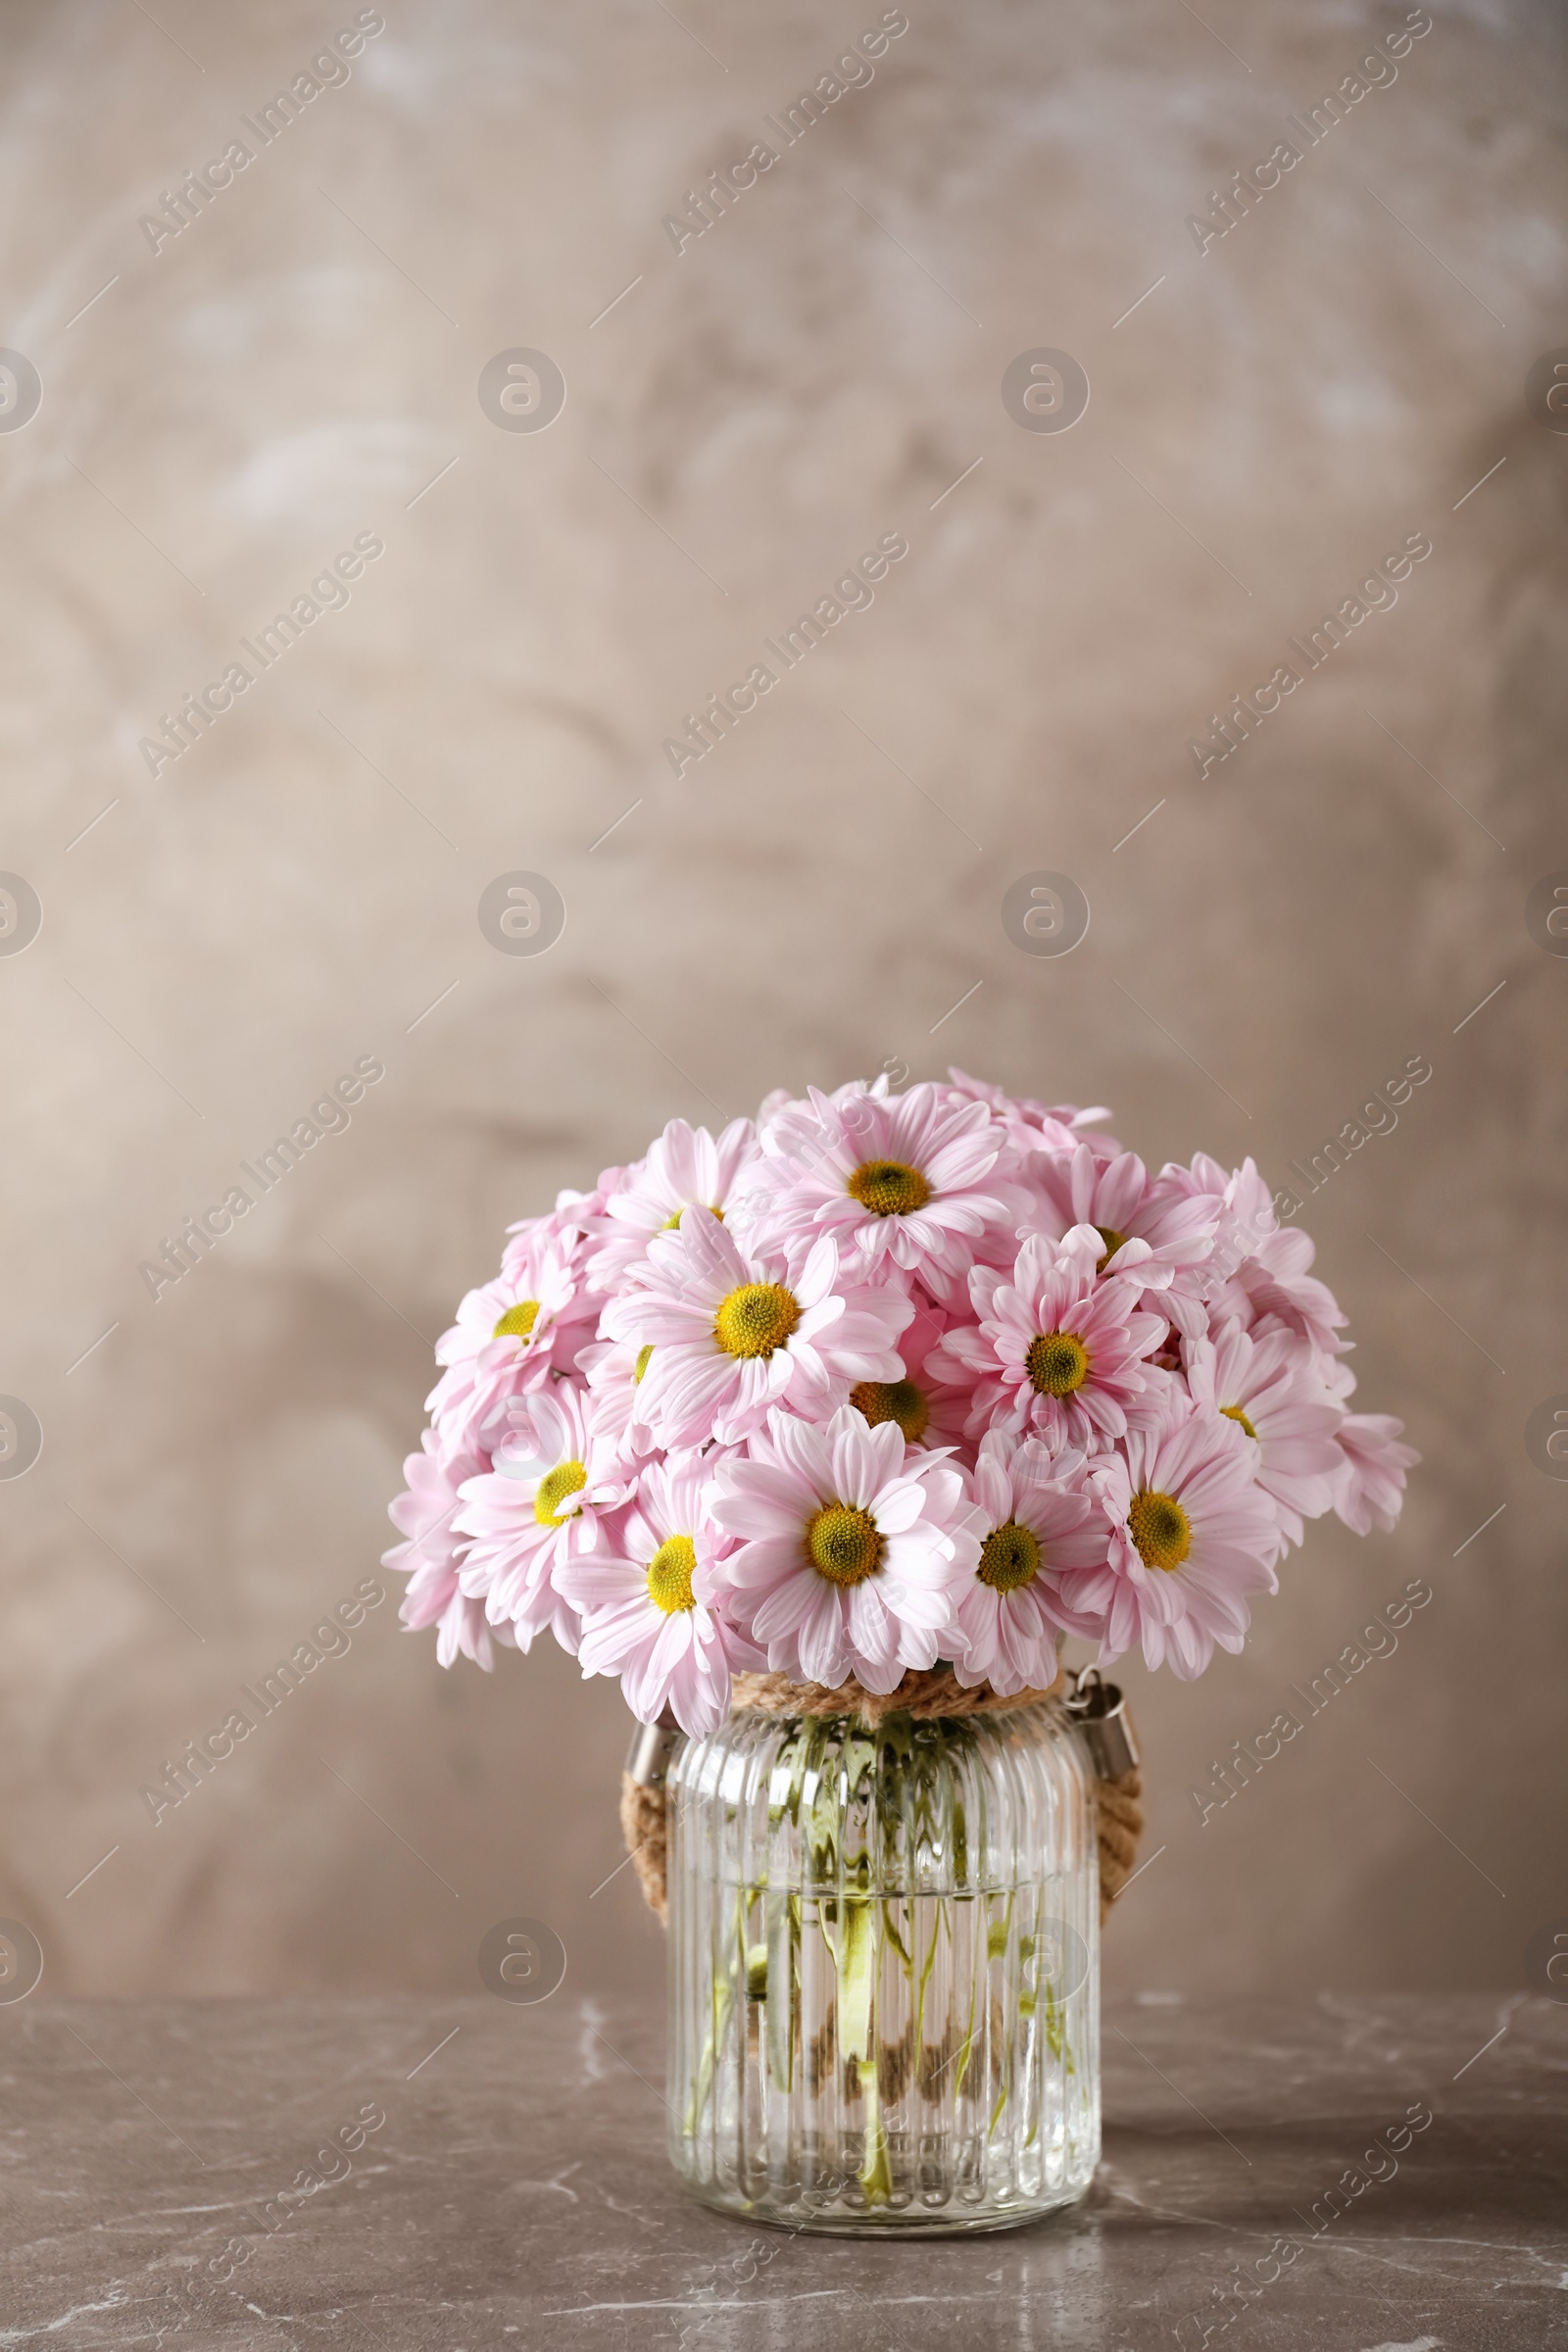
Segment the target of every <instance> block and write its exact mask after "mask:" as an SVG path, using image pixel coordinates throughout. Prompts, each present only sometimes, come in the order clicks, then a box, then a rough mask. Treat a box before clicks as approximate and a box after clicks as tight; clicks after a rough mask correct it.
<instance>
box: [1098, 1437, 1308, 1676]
mask: <svg viewBox="0 0 1568 2352" xmlns="http://www.w3.org/2000/svg"><path fill="white" fill-rule="evenodd" d="M1256 1458H1257V1456H1256V1448H1255V1447H1254V1446H1250V1445H1249V1443H1248V1441H1247V1439H1246V1437H1245V1436H1244V1434H1243V1432H1242V1431H1241V1430H1240V1429H1238V1427H1237V1426H1236V1423H1235V1422H1234V1421H1227V1420H1226V1419H1224V1418H1223V1417H1222V1416H1221V1415H1220V1414H1218V1413H1205V1412H1201V1411H1199V1410H1198V1408H1197V1407H1196V1406H1194V1405H1192V1404H1191V1403H1190V1402H1180V1401H1178V1402H1175V1403H1173V1405H1172V1409H1171V1411H1170V1414H1169V1416H1168V1417H1167V1418H1166V1419H1165V1420H1164V1421H1163V1422H1162V1423H1161V1424H1160V1425H1158V1426H1157V1427H1155V1428H1152V1429H1133V1430H1129V1431H1128V1433H1127V1438H1126V1441H1125V1451H1124V1452H1119V1453H1112V1454H1103V1455H1101V1456H1100V1457H1099V1458H1098V1459H1097V1460H1096V1461H1094V1462H1093V1463H1092V1464H1091V1465H1090V1468H1089V1472H1088V1483H1089V1485H1090V1487H1091V1488H1092V1489H1093V1490H1094V1492H1095V1493H1096V1494H1098V1495H1099V1497H1100V1501H1101V1504H1102V1507H1103V1510H1104V1512H1105V1515H1106V1517H1107V1519H1108V1520H1109V1522H1110V1547H1109V1556H1108V1558H1107V1560H1106V1562H1105V1565H1104V1566H1103V1568H1096V1569H1090V1570H1088V1571H1086V1572H1084V1573H1082V1574H1079V1575H1075V1576H1068V1577H1066V1578H1065V1580H1064V1582H1065V1586H1066V1591H1067V1594H1068V1597H1069V1598H1070V1600H1071V1601H1072V1603H1073V1605H1074V1606H1075V1607H1078V1608H1082V1609H1086V1610H1090V1611H1095V1612H1098V1613H1099V1614H1100V1615H1101V1616H1102V1617H1103V1621H1104V1629H1105V1630H1104V1637H1103V1650H1102V1656H1103V1660H1104V1661H1105V1663H1107V1664H1108V1663H1109V1662H1110V1661H1111V1660H1112V1659H1114V1658H1119V1657H1120V1656H1121V1655H1122V1654H1123V1652H1124V1651H1126V1650H1129V1649H1131V1647H1132V1646H1133V1643H1134V1642H1138V1641H1142V1643H1143V1651H1144V1659H1145V1663H1146V1664H1148V1665H1149V1666H1158V1665H1161V1664H1166V1665H1168V1666H1169V1667H1170V1670H1171V1672H1172V1673H1173V1674H1174V1675H1176V1676H1177V1677H1178V1679H1179V1680H1180V1681H1182V1682H1190V1681H1191V1680H1192V1679H1193V1677H1194V1676H1195V1675H1199V1674H1201V1673H1202V1671H1203V1668H1204V1667H1205V1666H1206V1665H1207V1664H1208V1661H1209V1659H1210V1658H1211V1657H1212V1655H1213V1653H1214V1648H1215V1645H1216V1643H1217V1644H1218V1646H1219V1647H1220V1648H1221V1649H1229V1650H1239V1649H1240V1648H1241V1646H1242V1643H1243V1642H1244V1641H1245V1640H1246V1638H1247V1628H1248V1623H1249V1619H1248V1610H1247V1597H1246V1596H1247V1594H1248V1593H1275V1592H1278V1590H1279V1582H1278V1579H1277V1578H1276V1576H1275V1574H1274V1568H1273V1562H1274V1559H1275V1556H1276V1554H1277V1552H1278V1550H1279V1544H1280V1535H1279V1529H1278V1527H1277V1526H1276V1524H1275V1518H1274V1508H1273V1505H1272V1503H1271V1502H1270V1500H1269V1498H1268V1496H1267V1495H1265V1494H1263V1492H1262V1491H1261V1489H1260V1488H1259V1487H1258V1486H1257V1485H1256V1483H1255V1481H1254V1478H1253V1469H1254V1466H1255V1463H1256Z"/></svg>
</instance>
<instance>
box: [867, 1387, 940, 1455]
mask: <svg viewBox="0 0 1568 2352" xmlns="http://www.w3.org/2000/svg"><path fill="white" fill-rule="evenodd" d="M850 1402H851V1403H852V1404H853V1405H854V1407H855V1409H856V1411H857V1412H858V1413H862V1414H863V1415H864V1417H865V1419H866V1420H867V1421H868V1422H869V1423H870V1425H871V1427H872V1428H873V1429H875V1428H877V1427H878V1425H879V1424H880V1423H881V1422H883V1421H896V1422H897V1423H898V1425H899V1427H900V1429H902V1430H903V1432H904V1439H905V1443H906V1445H908V1446H918V1444H919V1443H920V1440H921V1439H922V1438H923V1437H924V1436H925V1430H926V1423H927V1422H928V1421H929V1420H930V1418H931V1407H930V1405H929V1403H928V1402H927V1401H926V1395H925V1391H924V1390H923V1389H920V1388H917V1387H916V1386H915V1384H914V1382H913V1381H912V1380H861V1381H857V1383H856V1385H855V1387H854V1388H853V1389H852V1390H851V1391H850Z"/></svg>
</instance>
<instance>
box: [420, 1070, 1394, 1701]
mask: <svg viewBox="0 0 1568 2352" xmlns="http://www.w3.org/2000/svg"><path fill="white" fill-rule="evenodd" d="M1108 1115H1109V1114H1108V1112H1106V1111H1104V1110H1103V1109H1094V1110H1079V1109H1076V1108H1074V1107H1072V1106H1071V1105H1069V1104H1060V1103H1058V1104H1054V1105H1050V1106H1048V1105H1046V1104H1044V1103H1035V1102H1030V1101H1025V1100H1017V1099H1014V1098H1013V1097H1011V1096H1008V1095H1005V1094H1004V1093H1003V1092H1002V1090H1001V1089H1000V1088H999V1087H994V1086H988V1085H985V1084H983V1083H981V1082H980V1081H978V1080H976V1079H973V1078H970V1077H968V1076H967V1075H966V1074H965V1073H964V1072H962V1071H961V1070H954V1071H952V1072H951V1073H950V1080H949V1083H947V1084H932V1083H920V1084H917V1085H913V1086H910V1087H909V1088H908V1089H907V1091H906V1092H904V1093H902V1094H895V1093H893V1092H891V1091H890V1089H889V1085H888V1081H887V1079H886V1078H885V1077H883V1078H879V1079H878V1080H876V1081H875V1082H874V1083H872V1084H869V1085H867V1084H863V1083H859V1082H857V1083H854V1084H851V1085H847V1086H843V1087H840V1088H839V1089H838V1091H837V1092H836V1093H834V1094H831V1095H827V1094H821V1093H819V1092H817V1091H816V1089H814V1088H813V1089H812V1090H811V1091H810V1093H809V1097H808V1098H807V1099H806V1100H804V1101H797V1100H792V1099H791V1098H790V1097H788V1096H787V1095H784V1094H776V1095H772V1096H770V1097H769V1098H768V1100H767V1101H766V1102H765V1103H763V1104H762V1107H761V1110H760V1113H759V1115H758V1118H757V1120H756V1121H755V1122H754V1121H752V1120H750V1119H736V1120H734V1121H733V1122H732V1123H731V1124H730V1125H729V1126H727V1127H726V1128H725V1129H724V1131H723V1133H722V1134H721V1135H719V1136H717V1137H714V1136H712V1135H711V1134H709V1133H708V1132H707V1130H706V1129H703V1128H697V1129H693V1128H691V1127H689V1126H688V1125H687V1124H686V1122H685V1121H684V1120H681V1119H675V1120H672V1121H671V1122H670V1124H669V1125H668V1126H667V1127H666V1128H665V1129H664V1132H663V1134H662V1136H660V1137H659V1138H658V1140H657V1141H656V1142H655V1143H654V1144H653V1145H652V1147H651V1148H650V1150H649V1152H648V1153H647V1156H646V1157H645V1158H644V1159H642V1160H639V1161H638V1162H637V1163H636V1164H635V1165H634V1166H632V1167H626V1168H620V1167H616V1168H607V1169H606V1170H605V1172H604V1174H603V1175H602V1176H601V1177H600V1179H599V1182H598V1185H597V1186H596V1187H595V1189H594V1191H592V1192H591V1193H573V1192H564V1193H563V1194H562V1195H561V1198H560V1200H559V1201H558V1202H557V1205H556V1207H555V1209H554V1210H553V1211H552V1212H551V1213H550V1214H549V1215H546V1216H539V1217H529V1218H525V1219H524V1220H523V1221H522V1222H521V1223H520V1224H518V1225H515V1226H514V1227H512V1228H511V1233H510V1238H509V1240H508V1242H507V1246H506V1249H505V1251H504V1253H503V1256H502V1263H501V1271H500V1273H499V1274H498V1275H497V1277H496V1279H495V1280H494V1281H493V1282H489V1283H486V1284H485V1285H484V1286H483V1287H482V1288H481V1289H479V1290H475V1291H470V1292H469V1293H468V1295H467V1297H466V1299H464V1300H463V1303H462V1305H461V1306H460V1307H459V1309H458V1319H457V1322H456V1324H455V1325H454V1327H453V1328H452V1330H451V1331H449V1332H448V1333H447V1334H446V1335H445V1337H444V1338H443V1339H442V1340H441V1342H440V1344H439V1346H438V1348H437V1350H436V1354H437V1360H438V1361H439V1362H440V1363H441V1364H442V1365H443V1366H444V1370H443V1371H442V1374H441V1377H440V1379H439V1380H438V1382H437V1384H436V1386H435V1389H434V1390H433V1392H432V1393H431V1396H430V1397H429V1400H428V1410H429V1414H430V1423H429V1427H428V1428H427V1429H426V1430H425V1432H424V1435H423V1438H422V1441H421V1450H420V1451H419V1452H418V1453H416V1454H413V1455H411V1456H410V1458H409V1460H408V1463H407V1465H406V1468H405V1476H406V1479H407V1481H408V1491H407V1492H406V1493H405V1494H404V1495H400V1496H399V1498H398V1500H397V1501H396V1502H395V1503H394V1504H393V1505H392V1518H393V1521H394V1524H395V1525H396V1526H397V1527H398V1529H399V1530H400V1531H401V1533H402V1534H403V1535H404V1537H405V1538H406V1539H407V1540H406V1541H405V1542H404V1543H402V1544H398V1545H397V1546H396V1547H395V1548H394V1549H393V1550H391V1551H389V1552H388V1553H387V1554H386V1555H385V1559H386V1565H387V1566H388V1567H389V1568H394V1569H397V1570H399V1571H401V1572H402V1573H404V1574H405V1575H407V1577H408V1579H409V1586H408V1592H407V1594H406V1596H405V1599H404V1602H403V1609H402V1615H403V1620H404V1623H405V1624H406V1625H408V1626H410V1627H411V1628H417V1627H422V1626H428V1625H434V1626H436V1627H437V1629H438V1654H439V1656H440V1659H441V1662H442V1663H443V1664H444V1665H450V1664H451V1663H452V1661H453V1659H454V1658H455V1657H457V1656H458V1655H459V1654H460V1652H461V1653H462V1654H463V1655H465V1656H466V1657H470V1658H473V1659H474V1660H476V1661H477V1663H478V1664H479V1665H480V1666H483V1667H486V1668H488V1667H489V1666H490V1665H491V1663H492V1655H493V1645H494V1644H495V1643H497V1642H500V1643H503V1644H505V1645H508V1646H514V1647H516V1648H518V1649H523V1650H526V1649H527V1648H528V1647H529V1646H530V1644H531V1643H532V1642H533V1640H534V1638H535V1636H536V1635H538V1634H540V1633H543V1632H545V1631H547V1630H548V1631H549V1632H551V1633H553V1634H554V1635H555V1637H556V1639H557V1640H558V1641H559V1642H562V1643H563V1644H564V1647H565V1648H566V1649H567V1650H568V1651H569V1652H571V1654H572V1655H573V1656H575V1657H576V1658H577V1659H578V1660H579V1661H580V1663H581V1666H582V1670H583V1673H584V1674H585V1675H592V1674H614V1675H618V1676H619V1677H620V1680H621V1685H622V1689H623V1691H624V1693H625V1696H626V1700H627V1703H628V1704H629V1706H630V1707H631V1709H632V1712H633V1713H634V1714H635V1715H637V1716H639V1717H640V1718H641V1719H642V1721H644V1722H645V1723H655V1722H657V1721H659V1720H660V1718H661V1717H662V1716H663V1717H665V1719H666V1720H667V1719H668V1716H669V1715H670V1714H672V1715H673V1717H674V1719H675V1721H676V1722H677V1723H678V1724H679V1725H680V1727H681V1728H682V1729H683V1730H684V1731H686V1732H688V1733H690V1734H691V1735H693V1736H694V1737H701V1736H702V1735H704V1734H706V1733H708V1732H710V1731H711V1730H712V1729H713V1728H714V1727H715V1726H716V1725H717V1724H718V1723H720V1722H721V1721H722V1720H723V1718H724V1717H725V1715H726V1714H727V1712H728V1709H729V1703H730V1681H731V1675H732V1673H733V1672H735V1671H738V1670H746V1671H752V1672H757V1671H769V1672H773V1673H782V1674H785V1675H788V1676H790V1677H792V1678H793V1679H794V1680H796V1681H798V1682H803V1683H808V1684H813V1685H816V1686H819V1687H821V1688H824V1689H826V1690H829V1691H831V1690H835V1689H838V1688H840V1687H841V1686H843V1685H844V1684H846V1683H847V1682H848V1681H849V1680H850V1679H851V1678H853V1679H854V1680H855V1681H857V1682H858V1684H859V1685H860V1686H861V1688H862V1689H863V1690H865V1691H875V1692H882V1693H887V1692H891V1691H895V1690H897V1688H898V1687H899V1685H900V1683H901V1681H902V1678H903V1676H904V1674H905V1672H906V1670H907V1669H910V1668H914V1669H927V1668H930V1667H932V1666H934V1665H936V1664H938V1663H939V1662H942V1663H946V1664H949V1665H951V1667H952V1669H953V1671H954V1673H955V1675H956V1678H957V1680H958V1682H959V1683H961V1684H963V1685H964V1686H966V1687H968V1688H976V1687H978V1686H981V1685H987V1686H989V1688H990V1689H991V1690H993V1691H996V1692H998V1693H999V1694H1002V1695H1006V1694H1008V1693H1011V1692H1016V1691H1024V1690H1029V1689H1044V1688H1046V1687H1047V1686H1049V1685H1050V1684H1051V1682H1052V1681H1053V1679H1054V1675H1055V1673H1056V1657H1057V1650H1058V1647H1059V1643H1060V1638H1061V1636H1062V1635H1063V1634H1069V1633H1070V1634H1076V1635H1080V1636H1083V1637H1087V1638H1088V1639H1089V1640H1091V1641H1097V1642H1099V1644H1100V1653H1099V1654H1100V1660H1101V1662H1102V1663H1103V1664H1108V1663H1109V1662H1110V1661H1112V1660H1114V1659H1115V1658H1117V1657H1119V1656H1121V1655H1122V1654H1123V1653H1124V1652H1126V1651H1128V1650H1130V1649H1131V1648H1132V1647H1133V1645H1134V1644H1135V1643H1137V1644H1139V1645H1140V1646H1141V1647H1142V1650H1143V1654H1144V1657H1145V1659H1146V1661H1147V1663H1148V1664H1149V1665H1150V1666H1158V1665H1160V1664H1168V1665H1169V1666H1170V1668H1171V1670H1172V1671H1173V1673H1175V1674H1176V1675H1178V1676H1180V1677H1182V1678H1183V1679H1188V1678H1191V1677H1192V1676H1195V1675H1197V1674H1200V1673H1201V1671H1202V1669H1203V1668H1204V1667H1205V1666H1206V1665H1207V1663H1208V1661H1209V1659H1210V1657H1211V1656H1212V1654H1213V1651H1214V1647H1215V1645H1216V1643H1217V1644H1218V1645H1219V1647H1221V1648H1222V1649H1228V1650H1239V1649H1240V1648H1241V1646H1242V1643H1243V1641H1244V1639H1245V1636H1246V1632H1247V1627H1248V1607H1249V1600H1250V1595H1251V1594H1252V1593H1272V1592H1275V1591H1277V1590H1278V1575H1277V1571H1278V1566H1279V1562H1280V1560H1281V1559H1282V1558H1283V1557H1284V1555H1285V1553H1286V1552H1287V1551H1288V1550H1289V1548H1290V1546H1291V1545H1292V1544H1299V1543H1300V1542H1301V1540H1302V1533H1303V1522H1304V1521H1305V1520H1306V1519H1309V1518H1316V1517H1318V1516H1320V1515H1321V1514H1322V1513H1324V1512H1325V1511H1329V1510H1333V1511H1337V1512H1338V1514H1339V1516H1340V1517H1341V1518H1342V1519H1343V1520H1344V1521H1345V1522H1346V1524H1347V1525H1348V1526H1349V1527H1350V1528H1352V1529H1354V1530H1355V1531H1356V1532H1357V1533H1358V1534H1363V1535H1364V1534H1366V1533H1367V1532H1368V1531H1369V1530H1370V1529H1371V1528H1372V1527H1373V1526H1378V1527H1382V1528H1389V1527H1392V1526H1393V1524H1394V1522H1395V1519H1396V1518H1397V1513H1398V1510H1399V1506H1400V1500H1401V1496H1402V1492H1403V1486H1404V1473H1405V1471H1406V1469H1407V1468H1408V1467H1409V1466H1410V1465H1411V1464H1413V1463H1414V1462H1415V1461H1416V1459H1417V1458H1418V1457H1417V1456H1416V1455H1415V1454H1414V1453H1413V1452H1412V1451H1411V1450H1410V1449H1409V1447H1408V1446H1403V1445H1401V1444H1400V1443H1399V1432H1400V1426H1401V1425H1400V1423H1399V1422H1397V1421H1396V1420H1392V1419H1390V1418H1389V1417H1388V1416H1387V1415H1384V1414H1375V1413H1371V1414H1369V1413H1356V1412H1352V1411H1351V1410H1350V1409H1349V1397H1350V1395H1351V1392H1352V1391H1353V1389H1354V1387H1355V1380H1354V1376H1353V1374H1352V1373H1351V1371H1350V1370H1349V1367H1348V1363H1347V1362H1346V1360H1345V1359H1346V1355H1347V1352H1348V1348H1349V1346H1350V1343H1349V1342H1348V1340H1346V1339H1345V1338H1343V1337H1342V1336H1341V1334H1342V1330H1343V1326H1344V1324H1345V1320H1346V1318H1345V1316H1344V1314H1343V1313H1342V1311H1341V1309H1340V1307H1339V1306H1338V1304H1337V1303H1336V1301H1335V1299H1334V1298H1333V1296H1332V1294H1331V1293H1330V1292H1329V1291H1328V1290H1327V1289H1326V1288H1325V1286H1324V1285H1323V1284H1322V1283H1321V1282H1319V1281H1317V1280H1315V1279H1314V1277H1313V1276H1312V1274H1311V1272H1310V1268H1311V1264H1312V1255H1313V1250H1312V1244H1311V1242H1310V1240H1309V1239H1308V1238H1307V1236H1306V1235H1305V1234H1303V1233H1301V1232H1299V1231H1297V1230H1295V1229H1294V1228H1289V1227H1284V1226H1282V1225H1281V1223H1280V1221H1279V1218H1278V1215H1277V1214H1276V1211H1275V1208H1274V1204H1273V1201H1272V1199H1271V1196H1270V1193H1269V1190H1268V1187H1267V1186H1266V1185H1265V1184H1264V1182H1263V1180H1262V1178H1261V1177H1260V1176H1259V1174H1258V1172H1257V1170H1256V1168H1255V1167H1254V1166H1253V1164H1252V1162H1251V1160H1250V1159H1249V1160H1248V1161H1246V1162H1245V1164H1244V1165H1243V1166H1242V1167H1241V1168H1238V1169H1226V1168H1223V1167H1221V1166H1220V1165H1219V1163H1218V1162H1217V1161H1216V1160H1213V1159H1210V1158H1209V1157H1208V1156H1207V1155H1206V1154H1204V1153H1199V1155H1198V1156H1197V1157H1196V1158H1195V1159H1194V1160H1193V1162H1192V1164H1191V1165H1190V1166H1187V1167H1181V1166H1177V1165H1174V1164H1167V1165H1166V1166H1165V1167H1163V1168H1161V1169H1160V1171H1159V1173H1158V1174H1157V1175H1155V1176H1151V1175H1150V1173H1149V1171H1148V1169H1147V1168H1146V1167H1145V1165H1144V1162H1143V1161H1142V1160H1141V1159H1140V1158H1138V1157H1137V1155H1136V1154H1135V1153H1133V1152H1125V1151H1123V1150H1122V1148H1121V1146H1120V1145H1119V1144H1117V1143H1116V1142H1114V1141H1113V1140H1112V1139H1111V1138H1110V1137H1109V1136H1107V1135H1104V1134H1103V1133H1101V1132H1099V1130H1098V1122H1099V1121H1101V1120H1102V1119H1103V1118H1106V1117H1108Z"/></svg>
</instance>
